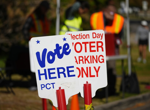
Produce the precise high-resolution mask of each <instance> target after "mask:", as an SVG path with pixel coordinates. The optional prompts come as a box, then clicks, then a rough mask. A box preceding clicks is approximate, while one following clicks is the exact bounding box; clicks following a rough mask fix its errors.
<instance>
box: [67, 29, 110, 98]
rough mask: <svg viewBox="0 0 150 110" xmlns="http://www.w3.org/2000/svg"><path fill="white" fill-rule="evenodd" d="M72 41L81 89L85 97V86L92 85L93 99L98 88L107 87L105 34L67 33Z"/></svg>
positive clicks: (96, 32)
mask: <svg viewBox="0 0 150 110" xmlns="http://www.w3.org/2000/svg"><path fill="white" fill-rule="evenodd" d="M66 35H70V37H71V39H72V46H73V49H74V53H75V54H74V60H75V63H76V70H77V73H78V74H77V77H78V79H79V89H80V92H81V96H82V97H83V93H84V92H83V84H85V83H86V81H88V82H89V83H91V85H92V97H94V96H95V92H96V90H97V89H98V88H102V87H105V86H106V85H107V71H106V49H105V34H104V31H102V30H94V31H78V32H67V33H66Z"/></svg>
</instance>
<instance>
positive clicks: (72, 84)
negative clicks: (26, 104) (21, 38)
mask: <svg viewBox="0 0 150 110" xmlns="http://www.w3.org/2000/svg"><path fill="white" fill-rule="evenodd" d="M30 46H31V47H30V48H31V50H32V53H31V56H32V58H33V62H34V71H35V73H36V80H37V87H38V94H39V97H41V98H47V99H50V100H52V102H53V104H54V106H56V107H57V98H56V90H58V89H59V87H61V88H62V89H64V90H65V96H66V103H68V101H67V100H68V99H69V97H70V96H72V95H74V94H77V93H78V92H79V89H78V79H77V75H76V72H75V71H76V69H75V68H76V67H75V62H74V55H73V49H72V43H71V38H70V36H69V35H61V36H47V37H36V38H32V39H31V41H30Z"/></svg>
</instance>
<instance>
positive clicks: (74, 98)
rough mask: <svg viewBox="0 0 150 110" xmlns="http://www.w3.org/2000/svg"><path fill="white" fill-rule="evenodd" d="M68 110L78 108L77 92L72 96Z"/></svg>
mask: <svg viewBox="0 0 150 110" xmlns="http://www.w3.org/2000/svg"><path fill="white" fill-rule="evenodd" d="M70 110H80V108H79V101H78V94H76V95H73V96H72V99H71V106H70Z"/></svg>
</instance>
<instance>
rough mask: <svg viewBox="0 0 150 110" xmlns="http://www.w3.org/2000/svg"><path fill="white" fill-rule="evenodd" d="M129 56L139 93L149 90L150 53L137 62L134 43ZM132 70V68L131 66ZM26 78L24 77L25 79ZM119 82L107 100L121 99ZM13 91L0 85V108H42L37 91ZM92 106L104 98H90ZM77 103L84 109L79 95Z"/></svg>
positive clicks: (2, 63)
mask: <svg viewBox="0 0 150 110" xmlns="http://www.w3.org/2000/svg"><path fill="white" fill-rule="evenodd" d="M120 53H121V54H122V55H126V54H127V49H126V47H125V46H122V47H121V48H120ZM131 56H132V63H133V65H134V67H135V70H136V73H137V77H138V81H139V86H140V94H143V93H147V92H150V90H147V89H145V86H146V84H150V68H149V67H150V53H149V52H148V51H147V63H146V64H143V63H142V62H141V63H138V62H137V58H138V47H137V46H136V45H133V46H132V51H131ZM5 61H6V57H5V56H1V57H0V67H4V66H5ZM127 64H128V62H127V60H125V62H124V68H125V72H126V74H128V65H127ZM132 70H134V69H133V68H132ZM116 71H117V74H121V72H122V70H121V61H119V60H118V61H116ZM12 78H13V80H20V79H21V76H20V75H17V74H15V75H13V76H12ZM26 80H27V79H24V81H26ZM120 83H121V78H120V77H118V78H117V84H116V89H117V93H118V95H117V96H110V97H109V98H108V101H109V102H113V101H116V100H121V99H122V92H120V90H119V88H120ZM13 90H14V92H15V93H16V95H13V94H11V93H7V92H6V88H5V87H0V110H19V109H22V110H41V109H42V101H41V99H40V98H39V97H38V93H37V91H34V92H31V91H29V90H28V88H26V87H14V88H13ZM136 95H138V94H129V93H125V98H127V97H132V96H136ZM92 102H93V106H97V105H102V104H105V103H106V99H105V98H93V99H92ZM70 103H71V100H69V103H68V105H67V108H68V109H69V108H70ZM79 105H80V109H81V110H83V109H84V99H83V98H81V97H79ZM48 110H51V105H50V104H48Z"/></svg>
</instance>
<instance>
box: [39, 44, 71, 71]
mask: <svg viewBox="0 0 150 110" xmlns="http://www.w3.org/2000/svg"><path fill="white" fill-rule="evenodd" d="M69 48H70V46H69V44H68V43H65V44H64V45H63V48H62V46H59V44H56V49H54V52H52V51H49V52H48V53H47V49H46V48H44V49H43V51H42V59H41V57H40V52H36V57H37V61H38V63H39V65H40V67H41V68H43V67H45V57H46V53H47V62H48V63H50V64H52V63H54V61H55V55H57V57H58V58H59V59H62V58H63V56H64V54H65V55H69V54H70V52H71V49H69ZM61 49H62V53H60V51H61Z"/></svg>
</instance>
